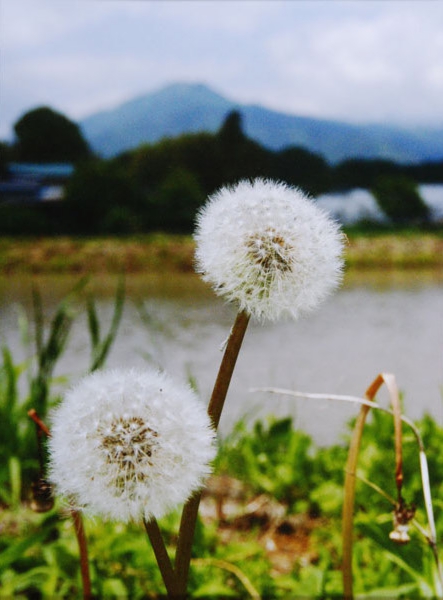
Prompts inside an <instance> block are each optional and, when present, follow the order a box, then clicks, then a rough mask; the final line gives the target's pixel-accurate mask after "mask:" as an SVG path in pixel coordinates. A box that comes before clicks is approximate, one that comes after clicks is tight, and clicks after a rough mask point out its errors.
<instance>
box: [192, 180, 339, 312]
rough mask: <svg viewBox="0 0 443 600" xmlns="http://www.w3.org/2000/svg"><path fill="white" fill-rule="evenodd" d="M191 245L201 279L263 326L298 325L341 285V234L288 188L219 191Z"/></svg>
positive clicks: (263, 184) (244, 184) (247, 186)
mask: <svg viewBox="0 0 443 600" xmlns="http://www.w3.org/2000/svg"><path fill="white" fill-rule="evenodd" d="M194 237H195V241H196V269H197V271H198V272H199V273H201V274H202V277H203V279H204V280H205V281H207V282H208V283H210V284H211V285H212V286H213V288H214V290H215V292H216V293H217V294H218V295H220V296H223V297H224V298H225V299H227V300H228V301H233V302H235V303H237V305H238V307H239V309H240V310H244V311H246V312H247V313H248V314H250V315H252V316H254V317H256V318H258V319H259V320H265V319H270V320H276V319H278V318H279V317H281V316H283V315H290V316H292V317H293V318H297V317H298V316H299V315H300V313H303V312H307V311H310V310H312V309H313V308H315V307H316V306H317V305H318V304H319V302H321V301H322V300H323V299H324V298H325V297H326V296H327V295H328V294H329V293H330V292H331V291H332V290H333V289H334V288H336V287H337V286H338V284H339V283H340V281H341V275H342V267H343V260H342V254H343V247H344V239H345V237H344V235H343V234H342V233H341V231H340V228H339V226H338V225H337V224H336V223H335V222H334V221H332V220H331V219H330V218H329V217H328V216H327V214H326V213H325V212H323V211H322V210H321V209H320V208H318V207H317V206H316V205H315V203H314V202H313V201H311V200H310V199H309V198H307V197H306V196H305V195H304V194H303V193H302V192H301V191H300V190H298V189H295V188H291V187H289V186H287V185H285V184H284V183H277V182H273V181H268V180H263V179H257V180H254V181H252V182H250V181H241V182H239V183H238V184H237V185H235V186H233V187H223V188H221V189H220V190H218V191H217V192H216V193H215V194H214V195H212V196H210V197H209V199H208V202H207V203H206V204H205V205H204V206H203V208H202V209H201V211H200V212H199V214H198V216H197V228H196V232H195V236H194Z"/></svg>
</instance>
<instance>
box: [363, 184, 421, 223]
mask: <svg viewBox="0 0 443 600" xmlns="http://www.w3.org/2000/svg"><path fill="white" fill-rule="evenodd" d="M373 194H374V196H375V199H376V200H377V203H378V205H379V206H380V208H381V210H382V211H383V212H384V213H385V214H386V216H388V217H389V218H390V219H392V221H394V222H400V223H405V222H406V223H407V222H413V223H414V222H418V223H421V222H426V221H427V220H428V219H429V209H428V207H427V205H426V204H425V203H424V201H423V199H422V198H421V196H420V194H419V193H418V190H417V185H416V184H415V182H414V181H413V180H411V179H409V178H407V177H389V176H386V177H380V178H378V179H377V180H376V182H375V185H374V188H373Z"/></svg>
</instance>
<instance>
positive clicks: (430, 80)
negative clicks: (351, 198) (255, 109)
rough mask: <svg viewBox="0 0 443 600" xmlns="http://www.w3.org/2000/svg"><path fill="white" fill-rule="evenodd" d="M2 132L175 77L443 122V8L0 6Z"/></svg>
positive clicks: (323, 109)
mask: <svg viewBox="0 0 443 600" xmlns="http://www.w3.org/2000/svg"><path fill="white" fill-rule="evenodd" d="M0 17H1V23H0V28H1V29H0V34H1V37H0V78H1V81H0V84H1V86H2V94H1V96H0V108H1V115H0V137H3V136H6V135H8V134H9V130H10V127H11V124H12V123H13V122H14V121H15V120H16V119H17V118H18V117H19V116H20V115H21V114H22V113H23V112H24V111H25V110H29V109H30V108H33V107H35V106H37V105H39V104H41V103H43V102H44V103H46V104H50V105H51V106H54V107H55V108H57V109H58V110H61V111H62V112H65V114H67V115H68V116H70V117H71V118H75V119H78V118H81V117H83V116H86V115H87V114H90V113H92V112H95V111H97V110H101V109H102V108H103V109H106V108H109V107H111V106H112V105H114V104H118V103H120V102H123V101H124V100H126V99H129V98H130V97H133V96H136V95H140V94H143V93H146V92H148V91H151V90H153V89H155V88H158V87H160V86H162V85H164V84H166V83H169V82H173V81H183V80H186V81H202V82H205V83H207V84H209V85H211V86H213V87H214V88H215V89H217V90H219V91H221V92H222V93H224V94H225V95H227V96H228V97H230V98H232V99H236V100H238V101H240V102H254V103H258V104H262V105H267V106H269V107H271V108H274V109H276V110H284V111H288V112H292V113H301V114H308V115H313V116H317V117H325V118H336V119H341V120H354V121H356V120H361V121H370V120H372V121H380V120H384V121H390V122H393V123H394V122H405V123H406V122H408V123H418V122H428V123H433V122H435V123H438V124H443V103H442V102H441V98H442V97H443V66H442V65H443V32H442V31H441V27H440V24H441V23H442V22H443V3H440V2H435V1H430V2H428V1H426V0H420V2H418V1H415V2H408V1H407V0H403V1H402V2H401V3H400V2H398V1H391V0H383V2H380V1H377V0H374V1H372V0H368V1H365V2H360V1H357V0H354V1H352V2H349V1H345V2H342V1H339V0H334V2H331V1H330V0H316V2H312V1H311V0H298V1H297V2H288V1H280V0H273V1H269V2H264V1H255V0H220V1H217V0H211V2H209V1H207V0H186V1H183V0H167V1H163V0H162V1H160V0H143V1H140V0H96V1H91V0H63V1H60V0H39V1H38V2H36V1H35V0H0Z"/></svg>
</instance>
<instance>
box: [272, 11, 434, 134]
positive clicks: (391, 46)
mask: <svg viewBox="0 0 443 600" xmlns="http://www.w3.org/2000/svg"><path fill="white" fill-rule="evenodd" d="M395 4H396V5H397V7H395V6H394V5H389V10H385V11H380V13H379V14H377V15H375V16H372V17H371V18H367V17H365V18H363V17H362V16H359V15H355V16H350V17H348V18H345V19H343V20H342V21H340V22H333V23H332V22H331V21H330V20H329V19H327V20H322V19H321V18H319V19H318V21H317V22H314V23H312V24H311V26H310V27H309V28H305V29H302V28H300V27H297V25H295V27H294V29H293V30H289V29H287V30H286V31H285V32H284V33H283V34H281V33H278V34H277V33H276V34H275V35H274V36H273V37H271V38H270V40H269V42H268V47H269V51H270V54H271V55H272V57H273V61H274V64H275V68H276V69H277V71H278V73H279V78H280V80H281V82H282V83H283V82H285V84H286V86H287V90H288V98H289V97H291V98H293V100H291V104H290V105H289V104H288V105H287V109H288V110H293V111H294V112H296V111H298V110H301V111H303V112H307V113H310V114H314V115H316V116H330V117H336V118H341V119H346V118H350V119H353V120H365V121H369V120H387V119H389V120H394V121H396V122H401V121H403V122H405V123H406V122H408V121H411V120H413V121H429V120H430V119H432V118H435V116H437V118H438V119H439V120H440V122H443V111H442V107H441V97H442V92H443V87H442V81H441V72H442V71H441V69H442V67H441V65H442V61H443V52H442V33H441V28H440V23H441V22H442V19H443V6H442V5H439V4H438V3H433V4H432V6H431V5H430V4H429V3H426V2H424V3H415V5H408V4H407V3H402V4H401V6H400V5H399V3H398V2H397V3H395ZM420 4H424V5H425V6H426V8H429V9H431V8H434V10H430V11H427V10H426V8H423V7H422V8H420ZM408 9H409V10H408ZM438 17H440V18H438ZM291 91H293V93H291ZM439 105H440V108H439Z"/></svg>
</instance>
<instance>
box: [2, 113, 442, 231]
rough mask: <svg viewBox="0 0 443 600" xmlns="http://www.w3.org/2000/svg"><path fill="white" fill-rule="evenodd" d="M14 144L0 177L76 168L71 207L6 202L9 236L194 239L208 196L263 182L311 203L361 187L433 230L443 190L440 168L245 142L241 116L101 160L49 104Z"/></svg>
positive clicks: (393, 214) (399, 218) (390, 211)
mask: <svg viewBox="0 0 443 600" xmlns="http://www.w3.org/2000/svg"><path fill="white" fill-rule="evenodd" d="M14 129H15V134H16V141H15V142H14V143H13V144H12V145H7V144H4V143H2V144H0V177H1V178H3V179H5V178H7V177H8V171H7V165H8V163H9V162H11V161H23V162H26V161H28V162H42V163H44V162H71V163H73V164H74V165H75V171H74V174H73V176H72V178H71V179H70V180H69V182H68V183H67V186H66V194H65V200H64V201H63V202H60V203H57V204H55V203H53V205H51V206H49V205H46V206H43V203H42V205H41V206H35V207H30V206H27V207H18V206H10V205H8V206H6V205H0V229H1V230H3V232H5V233H24V234H28V233H53V234H57V233H61V234H88V235H89V234H108V233H112V234H130V233H142V232H150V231H166V232H175V233H189V232H191V231H192V230H193V227H194V219H195V214H196V211H197V210H198V208H199V207H200V206H201V205H202V204H203V203H204V201H205V199H206V197H207V196H208V195H209V194H211V193H212V192H214V191H215V190H216V189H218V188H219V187H220V186H221V185H226V184H230V183H235V182H236V181H238V180H239V179H244V178H255V177H265V178H272V179H276V180H280V181H285V182H287V183H288V184H290V185H294V186H298V187H300V188H301V189H303V190H304V191H305V192H307V193H308V194H309V195H311V196H314V197H315V196H318V195H320V194H324V193H327V192H344V191H347V190H350V189H354V188H356V187H360V188H366V189H368V190H371V191H372V192H373V193H374V196H375V197H376V199H377V201H378V203H379V205H380V207H381V208H382V210H384V212H385V213H386V214H387V215H388V216H389V217H390V218H391V219H392V221H393V222H395V223H402V224H403V223H410V222H414V223H426V222H427V219H428V217H429V215H428V211H427V207H426V205H425V203H424V202H423V200H422V198H421V197H420V195H419V193H418V191H417V185H418V184H422V183H443V161H441V162H434V163H423V164H414V165H403V164H398V163H395V162H393V161H388V160H382V159H373V160H367V159H350V160H345V161H343V162H341V163H339V164H337V165H330V164H329V163H327V161H326V160H325V159H324V158H323V157H322V156H320V155H318V154H315V153H313V152H310V151H309V150H307V149H305V148H301V147H295V146H294V147H287V148H284V149H283V150H279V151H273V150H269V149H268V148H265V147H264V146H262V145H261V144H259V143H258V142H256V141H254V140H252V139H250V138H248V137H247V136H246V135H245V133H244V130H243V123H242V116H241V114H240V113H239V112H238V111H232V112H231V113H229V114H228V115H227V116H226V118H225V120H224V122H223V124H222V126H221V127H220V129H219V130H218V131H217V132H215V133H208V132H202V133H193V134H184V135H181V136H178V137H175V138H164V139H162V140H160V141H158V142H156V143H152V144H144V145H142V146H139V147H137V148H135V149H131V150H128V151H126V152H123V153H121V154H120V155H118V156H116V157H114V158H111V159H107V160H104V159H100V158H99V157H97V156H95V155H94V153H93V152H92V151H91V149H90V148H89V146H88V144H87V142H86V141H85V139H84V137H83V135H82V133H81V130H80V128H79V127H78V126H77V125H76V124H75V123H73V122H71V121H69V119H67V118H66V117H64V116H63V115H60V114H59V113H56V112H55V111H53V110H52V109H50V108H46V107H42V108H38V109H35V110H34V111H30V112H29V113H27V114H26V115H24V116H23V117H22V118H21V119H20V120H19V121H18V122H17V123H16V124H15V127H14Z"/></svg>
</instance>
